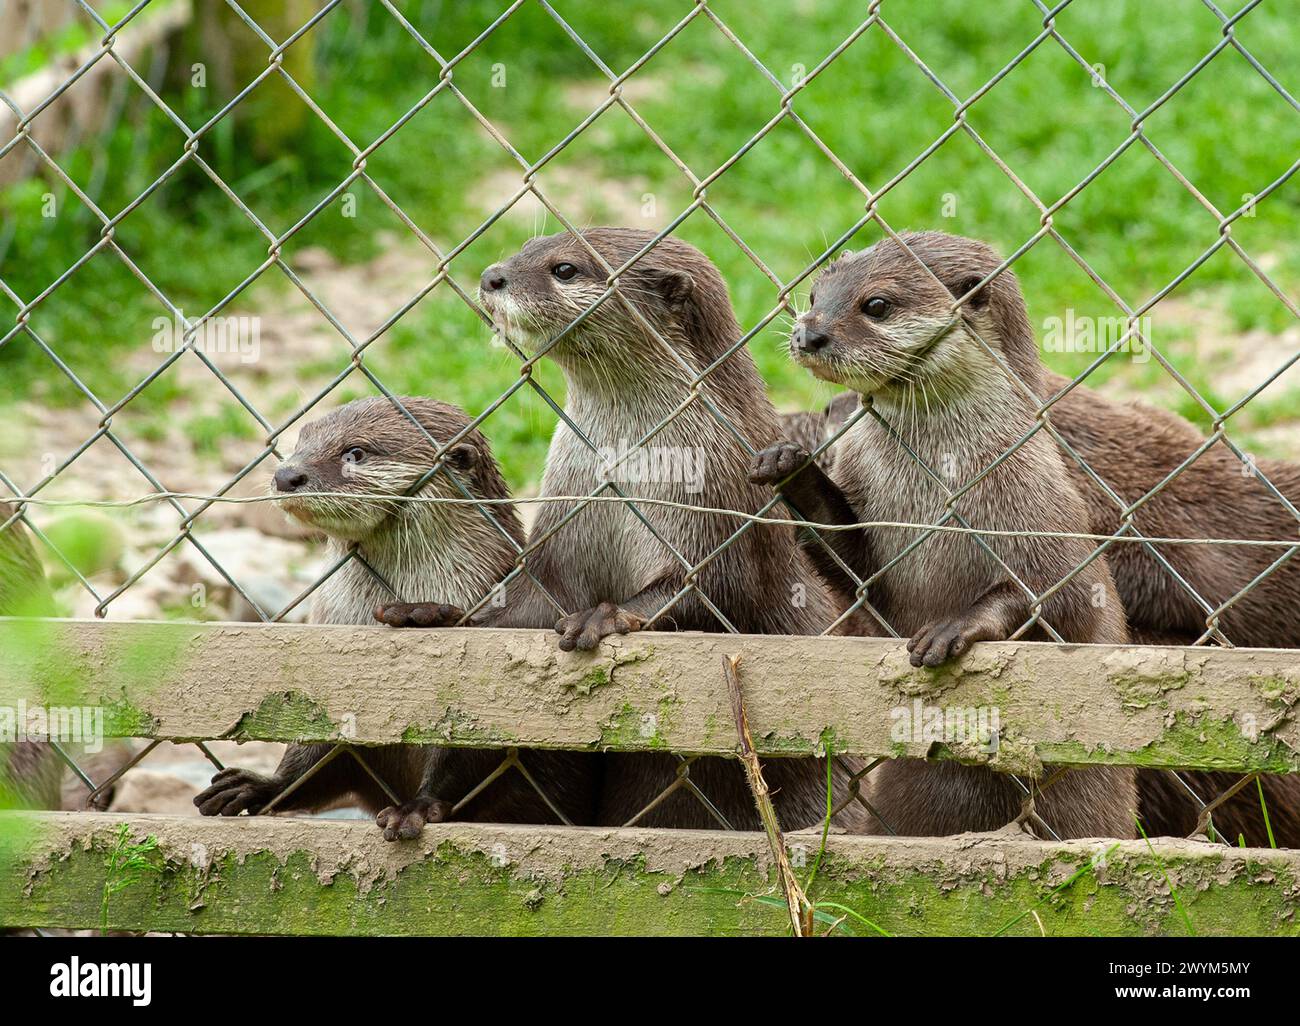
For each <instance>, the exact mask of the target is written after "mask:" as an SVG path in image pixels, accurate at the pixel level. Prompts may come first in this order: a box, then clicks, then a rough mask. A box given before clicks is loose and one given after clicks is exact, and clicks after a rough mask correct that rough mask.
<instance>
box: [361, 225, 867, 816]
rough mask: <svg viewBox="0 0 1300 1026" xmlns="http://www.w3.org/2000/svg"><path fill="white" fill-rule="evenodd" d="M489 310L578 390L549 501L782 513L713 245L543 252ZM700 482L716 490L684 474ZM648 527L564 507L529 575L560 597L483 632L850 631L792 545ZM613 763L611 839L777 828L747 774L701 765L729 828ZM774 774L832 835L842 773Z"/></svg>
mask: <svg viewBox="0 0 1300 1026" xmlns="http://www.w3.org/2000/svg"><path fill="white" fill-rule="evenodd" d="M652 243H654V244H653V246H651V244H652ZM647 247H650V248H647ZM593 250H594V251H595V253H597V254H599V256H600V257H601V260H600V261H598V260H597V259H595V258H594V257H593V255H592V251H593ZM643 251H644V252H643ZM634 257H635V258H637V259H636V261H635V263H633V264H632V265H631V266H630V267H628V269H627V270H626V271H624V272H623V274H622V275H621V276H620V278H619V288H618V290H617V291H616V292H615V293H614V294H613V295H610V296H609V297H608V298H606V299H605V300H604V302H601V303H599V305H595V304H597V301H598V300H600V299H601V297H602V296H604V294H605V292H606V281H607V279H608V277H609V273H608V271H607V270H606V269H605V267H604V266H602V262H601V261H603V263H604V264H607V265H608V266H609V267H621V266H623V265H624V264H627V263H628V262H629V261H631V260H633V258H634ZM479 296H480V300H481V302H482V304H483V306H484V308H485V309H486V310H487V312H488V313H489V314H490V315H491V317H492V319H493V322H494V324H495V325H496V327H497V328H498V329H499V330H500V331H501V332H503V333H504V335H505V336H506V337H507V338H508V339H509V340H511V341H512V342H514V343H516V344H518V345H520V346H521V347H522V348H523V349H525V350H526V351H528V352H529V353H531V354H534V355H536V354H542V353H545V354H546V355H547V356H548V357H550V358H551V359H553V360H554V361H555V362H556V363H557V364H559V365H560V367H561V369H562V370H563V372H564V375H565V379H566V382H567V385H568V392H567V401H566V404H565V409H564V417H563V418H562V419H561V422H560V424H559V425H558V426H557V428H556V430H555V435H554V437H553V438H552V441H551V447H550V451H549V453H548V455H547V460H546V469H545V472H544V475H543V478H542V488H541V492H542V495H543V496H544V497H545V496H566V495H588V494H591V493H593V492H596V491H597V490H598V489H600V488H601V486H602V485H604V484H606V482H608V481H610V480H611V479H612V481H613V485H612V486H611V488H607V493H608V494H616V493H615V492H614V491H613V490H612V489H615V488H616V489H618V490H621V491H622V492H624V493H625V494H626V495H628V496H630V497H632V498H633V499H637V498H650V499H663V500H670V501H674V502H682V503H689V504H691V505H695V506H701V507H712V508H724V509H730V510H739V511H742V512H750V513H753V512H756V511H757V510H759V509H760V508H762V507H763V506H764V504H765V503H766V502H768V501H770V497H771V493H770V491H769V490H768V489H766V488H761V487H759V486H757V485H754V484H752V483H750V482H749V481H748V480H747V472H748V467H749V462H750V455H751V448H762V447H765V446H767V445H769V444H771V443H772V442H773V441H774V440H775V439H776V438H777V437H778V436H779V433H780V420H779V418H778V415H777V413H776V411H775V409H774V408H773V406H772V404H771V401H770V400H769V399H768V397H767V392H766V389H765V388H764V386H763V382H762V380H761V378H760V377H759V375H758V371H757V368H756V367H755V366H754V362H753V359H752V358H751V357H750V355H749V353H748V351H747V350H746V349H744V348H743V347H741V348H740V349H739V350H737V351H736V352H734V353H732V352H731V350H732V348H733V347H734V346H735V345H736V344H737V342H738V341H739V339H740V338H741V335H742V332H741V330H740V325H739V324H738V323H737V321H736V317H735V313H734V312H733V310H732V307H731V300H730V297H729V295H728V292H727V287H726V284H725V282H724V281H723V280H722V276H721V275H720V274H719V273H718V271H717V268H715V267H714V266H713V264H712V263H711V262H710V261H709V259H708V258H707V257H706V256H705V255H704V254H703V253H701V252H700V251H699V250H698V249H696V248H695V247H694V246H691V245H689V244H688V243H686V242H683V241H680V240H678V239H675V238H671V237H670V238H665V239H663V240H660V241H658V242H655V235H654V233H652V232H648V231H638V230H635V229H631V228H592V229H587V230H585V231H583V232H581V237H580V238H576V237H574V236H573V235H570V234H567V233H564V234H559V235H552V236H548V237H543V238H536V239H533V240H531V241H530V242H528V243H527V244H526V245H525V246H524V247H523V249H522V250H521V251H520V252H519V253H517V254H516V255H514V256H513V257H511V258H510V259H508V260H506V261H505V262H503V263H499V264H496V265H493V266H492V267H489V268H488V269H487V270H486V271H485V272H484V273H483V276H482V280H481V282H480V288H479ZM584 315H585V316H584ZM580 317H581V318H582V320H581V321H580V322H579V321H578V319H579V318H580ZM642 320H644V321H646V322H648V323H649V324H650V325H652V326H653V328H654V331H648V330H646V328H645V327H644V326H643V324H642ZM575 322H578V323H575ZM706 371H707V372H708V373H705V372H706ZM688 400H689V401H688ZM715 411H716V412H715ZM665 420H666V423H665V424H663V426H662V427H661V426H660V422H661V421H665ZM728 422H729V424H730V425H734V428H733V427H731V426H728ZM643 439H646V445H647V446H648V447H649V448H651V449H652V450H653V451H654V454H655V455H656V457H660V458H657V459H655V460H653V461H651V460H646V461H642V462H641V463H640V464H639V465H638V467H639V471H638V472H629V471H627V469H626V466H625V467H617V466H611V461H610V460H609V455H610V454H619V453H623V452H625V451H626V450H628V449H631V448H633V447H634V446H636V444H637V443H638V442H641V441H642V440H643ZM747 446H748V447H750V448H747ZM687 466H690V467H693V468H694V469H695V470H696V471H698V473H695V474H686V473H678V472H677V471H678V470H681V469H682V468H684V467H687ZM647 468H651V469H654V470H656V472H650V473H646V472H643V471H645V470H646V469H647ZM638 512H639V515H638ZM638 512H634V511H633V510H632V509H631V508H629V507H628V506H627V505H626V504H624V503H611V502H600V503H590V504H586V505H585V506H584V505H583V504H581V503H574V502H548V503H545V504H544V505H543V506H542V508H541V511H540V513H539V514H538V519H537V523H536V525H535V527H534V529H533V532H532V536H531V537H532V539H533V540H534V543H536V541H537V540H539V539H544V541H543V543H542V544H540V545H539V546H538V547H537V548H536V549H535V550H534V551H532V552H531V553H530V556H529V560H528V566H529V568H530V569H531V571H532V575H533V577H534V578H536V580H537V581H538V582H540V585H541V587H540V588H539V587H538V586H536V585H535V584H534V583H533V581H532V580H530V579H527V578H525V577H523V576H522V575H521V576H520V577H517V578H516V579H515V580H514V581H512V582H511V585H510V587H509V588H508V589H507V595H506V598H505V602H504V604H503V605H501V606H499V607H497V608H492V609H485V610H484V611H482V612H481V613H479V614H476V616H475V617H474V618H472V619H471V620H470V621H469V622H470V623H471V624H478V625H490V626H508V627H551V626H553V627H554V628H555V630H556V631H557V632H558V634H559V635H560V638H559V646H560V648H561V649H564V650H572V649H579V650H589V649H592V648H594V647H595V646H596V645H597V644H598V643H599V641H600V640H601V638H604V637H607V636H609V635H610V634H614V633H627V632H629V631H635V630H642V629H647V628H649V629H656V630H697V631H728V630H736V631H739V632H741V633H755V634H817V633H820V632H821V631H823V630H825V629H827V628H828V627H829V626H830V625H831V624H832V623H833V622H834V621H835V619H836V610H835V607H834V604H833V603H832V600H831V597H830V594H829V591H828V589H827V588H826V587H825V585H824V584H823V583H822V582H821V581H820V579H819V578H818V577H817V576H816V574H815V573H814V571H813V569H812V567H811V565H810V564H809V562H808V560H807V559H806V558H805V557H804V556H803V555H802V553H801V552H800V549H799V545H798V542H797V539H796V537H795V533H794V531H793V530H792V529H791V528H789V527H775V526H767V525H764V526H759V527H750V528H742V526H741V525H740V524H739V522H738V521H736V520H735V519H734V518H731V517H727V516H722V515H716V514H706V513H697V512H694V511H689V510H683V509H679V508H674V507H667V506H658V505H643V506H640V507H638ZM728 543H729V544H728ZM724 546H725V547H724ZM695 567H698V570H693V569H691V568H695ZM557 605H558V606H559V607H560V608H559V609H558V610H557V608H556V606H557ZM458 613H459V611H458V610H451V611H449V612H448V611H440V610H439V609H438V607H437V605H424V606H420V605H392V606H390V607H387V608H385V609H384V610H383V611H382V613H381V617H380V618H381V619H382V620H383V621H384V622H386V623H389V624H391V625H393V626H411V625H421V624H424V625H435V624H438V623H455V622H457V621H458V620H459V616H458V615H457V614H458ZM719 674H721V669H719ZM606 758H607V762H606V769H605V784H604V791H603V795H602V798H601V803H600V808H599V810H598V817H597V818H598V822H599V823H600V824H602V825H610V824H622V823H626V822H629V821H631V820H633V819H635V820H636V822H637V823H638V824H639V825H643V826H675V827H701V828H703V827H712V826H717V825H718V823H719V821H720V818H721V820H722V821H725V822H726V823H727V824H728V825H731V826H734V827H737V828H741V829H759V827H760V824H759V820H758V816H757V812H756V811H755V808H754V803H753V799H752V797H751V795H750V792H749V788H748V786H747V784H746V783H745V779H744V775H743V773H742V771H741V768H740V766H739V765H738V764H737V763H736V762H735V761H733V760H725V759H699V760H697V761H695V762H694V763H692V764H691V765H690V768H689V773H690V782H691V783H692V784H694V785H696V786H698V787H699V789H700V790H701V791H702V792H703V793H704V794H706V795H707V796H708V798H709V799H710V801H711V802H712V803H713V806H714V810H710V809H709V808H707V807H706V806H705V805H704V804H703V803H702V802H700V801H698V800H697V799H696V798H695V797H694V796H693V795H691V794H689V793H688V791H689V788H688V787H679V788H678V789H677V790H676V791H675V792H674V793H673V794H672V795H671V796H670V797H669V798H667V799H666V800H664V801H662V802H659V803H658V804H654V805H653V807H652V808H649V806H651V805H652V803H653V801H654V799H655V797H656V796H657V795H658V794H660V792H661V791H663V790H664V789H665V788H667V787H668V786H670V785H671V784H673V783H674V781H676V780H678V771H679V768H680V767H681V765H682V764H681V763H680V762H679V761H678V760H677V759H676V758H675V757H672V756H661V755H653V754H647V755H641V754H611V755H608V756H607V757H606ZM834 772H835V774H836V777H837V779H838V780H839V782H840V784H841V786H843V785H844V784H846V783H847V777H846V775H845V774H844V773H843V771H842V770H841V769H840V767H839V766H838V765H837V766H836V767H835V770H834ZM765 774H766V776H767V778H768V780H769V782H770V783H771V785H772V790H773V791H774V792H776V806H777V810H778V812H779V814H780V815H781V817H782V821H783V823H784V824H785V825H786V826H788V827H793V828H799V827H805V826H809V825H811V824H813V823H816V822H817V821H818V820H819V819H821V818H822V816H823V815H824V813H825V807H826V769H825V764H824V763H820V764H819V761H818V760H812V759H777V760H773V761H772V762H770V763H769V764H768V766H767V767H766V769H765ZM714 811H716V812H717V813H718V814H719V815H718V816H715V815H714ZM642 813H644V814H643V815H642ZM865 815H866V814H865V812H864V811H863V810H861V809H860V808H859V807H858V806H857V803H853V807H852V808H851V809H848V810H846V811H845V813H844V814H843V815H842V816H841V819H840V822H841V824H842V825H844V826H846V827H847V828H850V829H852V828H854V827H855V826H858V825H860V824H858V819H859V818H863V817H865Z"/></svg>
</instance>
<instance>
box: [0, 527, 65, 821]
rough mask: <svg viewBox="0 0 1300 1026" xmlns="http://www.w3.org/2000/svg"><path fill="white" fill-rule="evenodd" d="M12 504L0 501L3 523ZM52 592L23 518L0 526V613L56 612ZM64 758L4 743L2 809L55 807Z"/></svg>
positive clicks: (42, 747)
mask: <svg viewBox="0 0 1300 1026" xmlns="http://www.w3.org/2000/svg"><path fill="white" fill-rule="evenodd" d="M14 512H15V510H14V508H13V506H11V505H10V504H9V503H7V502H0V524H4V523H6V522H8V520H9V518H10V517H12V516H13V515H14ZM53 615H54V596H53V595H52V594H51V593H50V587H49V584H48V583H47V582H46V580H45V571H44V570H43V569H42V568H41V561H40V560H39V559H38V558H37V556H36V550H35V548H33V547H32V540H31V538H29V537H28V536H27V530H26V528H24V527H23V525H22V522H21V521H19V520H15V521H14V522H13V523H11V524H9V526H8V527H5V528H3V529H0V616H53ZM62 781H63V761H62V760H61V759H60V758H59V756H58V753H57V752H55V750H54V748H53V747H52V746H51V745H49V744H47V743H45V742H41V741H15V742H13V743H9V744H0V808H3V807H5V806H6V805H17V806H21V807H24V808H32V809H57V808H58V807H59V805H60V785H61V783H62Z"/></svg>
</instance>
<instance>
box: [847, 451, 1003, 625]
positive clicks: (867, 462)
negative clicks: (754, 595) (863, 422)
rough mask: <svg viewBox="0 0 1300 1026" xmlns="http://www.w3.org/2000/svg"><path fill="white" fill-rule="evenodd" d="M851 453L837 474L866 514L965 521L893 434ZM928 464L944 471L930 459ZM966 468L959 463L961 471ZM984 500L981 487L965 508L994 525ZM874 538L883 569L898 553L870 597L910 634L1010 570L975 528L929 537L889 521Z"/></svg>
mask: <svg viewBox="0 0 1300 1026" xmlns="http://www.w3.org/2000/svg"><path fill="white" fill-rule="evenodd" d="M846 457H847V458H846V459H844V460H843V461H842V462H837V464H836V470H837V475H838V476H840V477H841V481H840V483H841V486H842V487H843V488H844V490H845V495H846V497H847V498H848V500H849V502H850V504H851V505H852V506H853V508H854V511H855V513H856V514H857V515H858V516H859V517H860V518H861V519H862V520H869V521H887V522H894V523H907V524H939V523H943V524H944V525H945V526H952V527H960V526H962V525H961V521H959V520H957V519H955V518H949V519H947V520H944V519H943V518H944V515H945V513H946V512H947V505H946V503H947V500H948V492H947V489H945V488H944V487H943V486H941V485H940V484H939V482H936V481H934V480H933V479H932V478H930V477H929V475H927V474H926V473H925V471H924V470H923V469H922V468H921V467H919V466H918V465H917V464H916V462H915V460H913V458H912V457H911V456H910V455H909V454H908V453H907V452H906V451H905V450H903V449H902V448H901V447H899V446H898V444H897V442H895V441H893V440H892V439H890V438H888V437H883V438H873V439H870V440H869V441H866V442H862V441H859V444H858V445H856V446H854V447H853V451H851V452H846ZM923 458H925V457H923ZM927 463H929V464H930V466H931V467H933V468H934V469H935V470H936V471H940V470H941V467H940V466H936V464H935V463H933V462H931V461H930V460H929V459H927ZM948 469H956V468H951V467H950V468H948ZM963 473H964V470H961V469H958V470H957V473H956V474H954V477H958V476H961V474H963ZM961 479H962V480H965V479H966V478H965V477H964V476H962V477H961ZM978 499H979V491H978V490H976V492H975V493H973V494H970V495H967V496H966V497H964V498H963V499H962V500H961V501H959V503H958V505H957V507H956V508H957V511H958V512H960V513H962V514H963V515H964V516H965V518H966V520H967V521H968V522H969V523H970V524H971V526H974V527H987V526H993V525H992V524H990V518H989V517H988V516H986V515H984V513H985V511H983V510H981V509H979V502H978ZM871 545H872V553H873V556H874V557H875V560H874V561H875V566H876V568H877V569H879V568H881V567H884V566H886V565H888V564H890V563H892V562H893V561H894V560H896V559H897V560H898V562H897V563H893V565H892V566H890V567H889V569H888V570H886V571H885V572H884V573H883V574H882V576H881V577H880V578H879V579H878V580H877V582H876V583H875V584H874V585H873V586H872V588H871V592H870V597H871V602H872V604H873V605H875V606H876V608H877V609H879V610H880V611H881V613H882V614H884V616H885V618H886V619H887V620H889V622H890V624H891V625H892V626H893V627H894V629H895V630H896V631H898V632H899V633H900V634H903V635H905V636H906V635H908V634H911V633H913V632H915V631H917V630H919V629H920V628H921V627H922V626H924V625H925V624H926V623H929V622H930V621H931V620H934V619H936V618H938V617H945V616H951V615H955V614H956V613H959V612H960V611H962V610H963V609H965V608H966V607H967V606H969V605H970V604H971V603H972V602H974V601H975V600H976V599H977V598H978V597H979V596H980V595H981V594H983V593H984V591H986V590H987V589H988V588H989V587H990V586H991V585H992V584H994V583H995V582H996V581H997V580H999V579H1001V578H1002V577H1003V576H1004V574H1002V573H1001V572H1000V570H999V568H998V565H997V562H996V560H994V559H993V557H991V556H990V555H989V554H988V553H987V552H986V551H984V550H983V549H982V548H981V547H980V545H979V543H978V542H977V541H976V539H975V537H974V536H972V535H969V534H964V533H958V532H953V531H935V532H931V533H929V534H928V536H927V534H926V532H925V531H924V530H921V529H918V528H893V527H882V528H875V529H873V530H872V532H871ZM993 547H994V548H996V546H993Z"/></svg>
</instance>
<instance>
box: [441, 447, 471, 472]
mask: <svg viewBox="0 0 1300 1026" xmlns="http://www.w3.org/2000/svg"><path fill="white" fill-rule="evenodd" d="M444 461H445V462H446V464H447V466H449V467H451V469H452V470H460V471H465V472H469V471H472V470H473V469H474V468H475V467H476V466H478V450H477V449H475V448H474V446H473V445H471V444H470V443H469V442H461V443H459V444H458V445H453V446H452V447H451V448H450V449H448V450H447V455H446V456H445V457H444Z"/></svg>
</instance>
